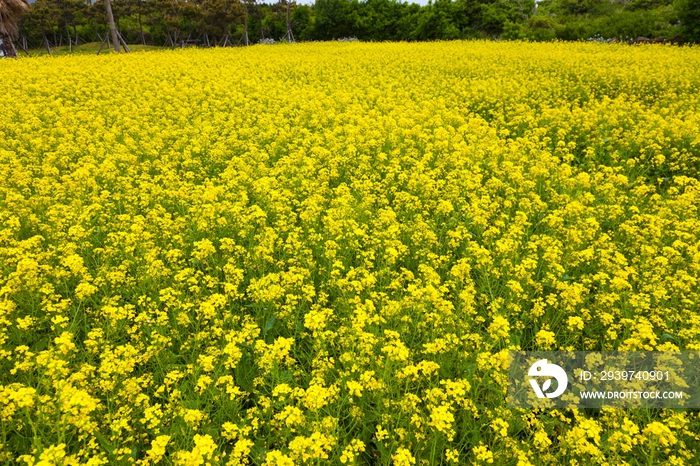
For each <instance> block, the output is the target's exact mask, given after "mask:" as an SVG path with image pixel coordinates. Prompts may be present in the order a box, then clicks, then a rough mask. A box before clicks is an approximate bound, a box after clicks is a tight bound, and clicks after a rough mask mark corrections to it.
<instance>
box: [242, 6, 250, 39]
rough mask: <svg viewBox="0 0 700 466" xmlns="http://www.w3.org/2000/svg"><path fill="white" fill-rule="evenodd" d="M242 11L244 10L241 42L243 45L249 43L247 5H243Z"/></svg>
mask: <svg viewBox="0 0 700 466" xmlns="http://www.w3.org/2000/svg"><path fill="white" fill-rule="evenodd" d="M243 11H244V12H245V16H244V17H243V42H244V43H245V45H250V42H248V6H247V5H243Z"/></svg>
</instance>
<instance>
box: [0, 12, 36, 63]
mask: <svg viewBox="0 0 700 466" xmlns="http://www.w3.org/2000/svg"><path fill="white" fill-rule="evenodd" d="M28 9H29V5H27V3H26V2H25V1H24V0H0V40H2V46H3V48H4V49H5V55H7V56H8V57H11V58H16V57H17V49H16V48H15V43H14V40H15V39H16V38H17V36H18V35H19V28H18V27H17V24H18V23H19V20H20V19H21V18H22V16H23V15H24V13H25V12H26V11H27V10H28Z"/></svg>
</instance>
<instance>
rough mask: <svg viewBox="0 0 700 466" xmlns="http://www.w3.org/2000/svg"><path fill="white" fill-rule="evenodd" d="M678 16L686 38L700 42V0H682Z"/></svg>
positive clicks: (679, 4) (679, 3)
mask: <svg viewBox="0 0 700 466" xmlns="http://www.w3.org/2000/svg"><path fill="white" fill-rule="evenodd" d="M678 16H679V18H680V20H681V29H682V30H683V37H684V38H685V40H687V41H689V42H696V43H700V0H680V1H679V2H678Z"/></svg>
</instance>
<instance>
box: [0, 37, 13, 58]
mask: <svg viewBox="0 0 700 466" xmlns="http://www.w3.org/2000/svg"><path fill="white" fill-rule="evenodd" d="M0 39H2V48H3V49H4V50H5V55H6V56H7V57H8V58H17V49H16V48H15V43H14V42H13V41H12V37H10V35H9V34H4V33H0Z"/></svg>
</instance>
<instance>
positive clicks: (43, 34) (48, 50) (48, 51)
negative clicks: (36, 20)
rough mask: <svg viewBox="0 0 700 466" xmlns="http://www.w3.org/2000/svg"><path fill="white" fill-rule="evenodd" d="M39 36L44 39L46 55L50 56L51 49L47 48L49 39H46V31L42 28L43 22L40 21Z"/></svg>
mask: <svg viewBox="0 0 700 466" xmlns="http://www.w3.org/2000/svg"><path fill="white" fill-rule="evenodd" d="M41 36H42V37H43V38H44V45H45V46H46V53H48V54H49V55H51V47H49V39H48V37H46V29H45V28H44V21H43V20H42V21H41Z"/></svg>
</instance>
